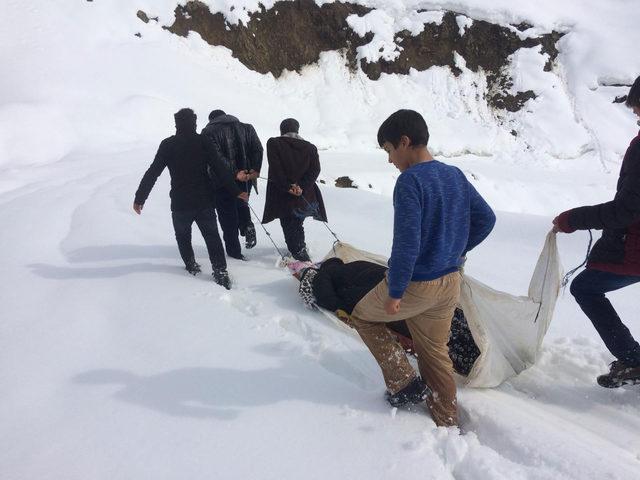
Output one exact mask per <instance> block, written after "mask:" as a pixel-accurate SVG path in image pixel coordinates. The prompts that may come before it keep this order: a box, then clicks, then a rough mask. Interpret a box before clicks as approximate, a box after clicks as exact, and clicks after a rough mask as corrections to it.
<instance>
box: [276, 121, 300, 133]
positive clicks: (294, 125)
mask: <svg viewBox="0 0 640 480" xmlns="http://www.w3.org/2000/svg"><path fill="white" fill-rule="evenodd" d="M299 132H300V123H298V121H297V120H296V119H295V118H287V119H285V120H283V121H282V123H281V124H280V135H284V134H286V133H299Z"/></svg>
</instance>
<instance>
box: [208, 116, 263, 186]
mask: <svg viewBox="0 0 640 480" xmlns="http://www.w3.org/2000/svg"><path fill="white" fill-rule="evenodd" d="M202 134H203V135H205V136H207V137H209V138H211V139H212V140H213V141H214V142H215V143H216V144H217V145H218V147H219V149H220V151H221V152H222V155H223V160H224V162H225V163H226V165H227V166H228V168H229V170H230V171H231V173H232V174H233V175H234V176H235V175H236V173H238V172H239V171H241V170H255V171H257V172H259V171H260V168H261V167H262V153H263V148H262V144H261V143H260V139H259V138H258V134H257V133H256V130H255V128H253V126H252V125H250V124H248V123H242V122H240V121H239V120H238V119H237V118H236V117H234V116H232V115H222V116H220V117H218V118H215V119H214V120H212V121H210V122H209V124H208V125H207V126H206V127H204V129H202ZM252 184H253V187H254V188H255V189H256V192H257V182H256V181H255V180H254V181H253V182H252Z"/></svg>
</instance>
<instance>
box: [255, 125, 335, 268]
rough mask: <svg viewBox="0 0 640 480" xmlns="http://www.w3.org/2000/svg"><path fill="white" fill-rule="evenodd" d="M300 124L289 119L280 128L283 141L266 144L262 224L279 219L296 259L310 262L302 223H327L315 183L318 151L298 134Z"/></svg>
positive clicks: (317, 173)
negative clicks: (267, 171) (267, 170)
mask: <svg viewBox="0 0 640 480" xmlns="http://www.w3.org/2000/svg"><path fill="white" fill-rule="evenodd" d="M299 129H300V124H299V123H298V122H297V121H296V120H295V119H293V118H288V119H286V120H284V121H283V122H282V123H281V124H280V134H281V136H280V137H274V138H270V139H269V141H268V142H267V161H268V162H269V182H268V184H267V199H266V201H265V205H264V215H263V217H262V223H269V222H271V221H272V220H274V219H276V218H279V219H280V225H281V226H282V231H283V233H284V239H285V242H286V243H287V248H288V249H289V251H290V252H291V254H292V256H293V258H295V259H297V260H302V261H307V260H309V254H308V252H307V245H306V243H305V238H304V228H303V222H304V219H305V218H306V217H313V218H314V219H315V220H319V221H321V222H326V221H327V213H326V211H325V208H324V202H323V201H322V195H321V194H320V189H319V188H318V186H317V185H316V179H317V178H318V175H319V174H320V159H319V157H318V149H317V148H316V147H315V145H313V144H312V143H310V142H307V141H306V140H304V139H303V138H302V137H301V136H300V135H299V134H298V132H299Z"/></svg>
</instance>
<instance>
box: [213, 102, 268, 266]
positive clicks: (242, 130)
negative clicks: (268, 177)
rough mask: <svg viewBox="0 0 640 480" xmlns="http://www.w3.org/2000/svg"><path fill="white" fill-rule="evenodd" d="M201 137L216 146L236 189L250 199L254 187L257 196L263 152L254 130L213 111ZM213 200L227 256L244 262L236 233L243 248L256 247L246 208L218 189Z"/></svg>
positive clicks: (249, 214) (228, 116)
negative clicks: (231, 175)
mask: <svg viewBox="0 0 640 480" xmlns="http://www.w3.org/2000/svg"><path fill="white" fill-rule="evenodd" d="M202 134H203V135H205V136H207V137H209V138H211V139H212V140H213V141H214V142H215V143H216V144H217V145H218V146H219V148H220V150H221V152H222V155H223V157H224V159H225V163H226V165H227V168H228V169H229V170H230V172H231V173H232V174H233V176H234V177H235V179H236V183H237V185H238V188H240V190H242V191H243V192H245V193H246V194H247V195H249V194H250V193H251V187H253V188H254V189H255V190H256V193H257V191H258V190H257V181H256V179H257V178H258V177H259V176H260V168H261V167H262V151H263V149H262V144H261V143H260V139H259V138H258V134H257V133H256V130H255V129H254V128H253V126H252V125H249V124H248V123H242V122H240V121H239V120H238V119H237V118H236V117H234V116H232V115H227V114H226V113H224V112H223V111H222V110H214V111H212V112H211V113H210V114H209V124H208V125H207V126H206V127H204V129H203V130H202ZM216 198H217V204H216V209H217V210H218V217H219V218H220V226H221V227H222V233H223V238H224V244H225V247H226V250H227V255H229V256H230V257H233V258H238V259H244V256H243V255H242V251H241V247H240V240H239V239H238V233H240V235H242V236H243V237H245V247H246V248H253V247H255V245H256V229H255V227H254V225H253V222H252V221H251V211H250V209H249V204H248V202H244V201H238V200H237V198H236V196H235V195H230V194H229V193H228V192H227V191H226V190H225V189H222V188H219V186H218V188H217V193H216Z"/></svg>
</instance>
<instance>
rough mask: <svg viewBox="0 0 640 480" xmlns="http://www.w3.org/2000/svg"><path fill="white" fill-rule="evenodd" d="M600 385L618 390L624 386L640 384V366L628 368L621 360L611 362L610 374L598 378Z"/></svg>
mask: <svg viewBox="0 0 640 480" xmlns="http://www.w3.org/2000/svg"><path fill="white" fill-rule="evenodd" d="M597 382H598V385H600V386H601V387H605V388H618V387H621V386H623V385H635V384H637V383H640V366H637V367H628V366H626V365H625V364H624V363H622V362H621V361H620V360H616V361H615V362H611V364H610V365H609V373H606V374H604V375H600V376H599V377H598V378H597Z"/></svg>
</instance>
